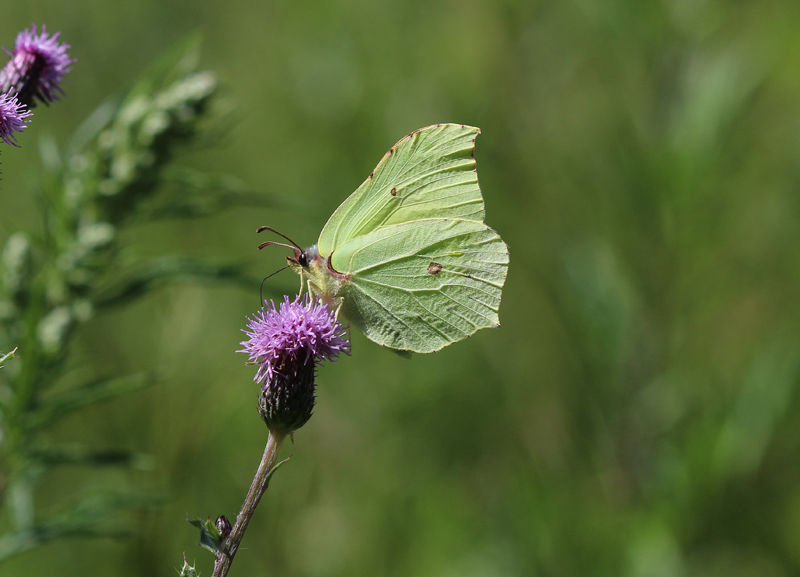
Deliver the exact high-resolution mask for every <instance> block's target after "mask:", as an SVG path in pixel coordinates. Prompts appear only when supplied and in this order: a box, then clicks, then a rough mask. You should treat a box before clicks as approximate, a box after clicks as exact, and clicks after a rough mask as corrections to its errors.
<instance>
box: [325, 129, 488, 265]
mask: <svg viewBox="0 0 800 577" xmlns="http://www.w3.org/2000/svg"><path fill="white" fill-rule="evenodd" d="M479 133H480V129H478V128H474V127H472V126H465V125H460V124H437V125H434V126H428V127H426V128H421V129H419V130H416V131H414V132H412V133H411V134H409V135H407V136H405V137H404V138H403V139H401V140H400V141H399V142H398V143H397V144H396V145H394V146H393V147H392V148H391V149H389V152H387V153H386V154H385V155H384V157H383V158H382V159H381V161H380V162H379V163H378V166H377V167H376V168H375V170H374V171H373V172H372V174H370V175H369V177H367V179H366V180H365V181H364V182H363V183H362V184H361V186H359V187H358V189H357V190H356V191H355V192H354V193H353V194H351V195H350V196H349V197H348V198H347V200H345V201H344V202H343V203H342V204H341V206H339V208H338V209H336V212H334V213H333V215H332V216H331V218H330V219H329V220H328V223H327V224H326V225H325V228H323V230H322V233H321V234H320V237H319V242H318V247H319V251H320V253H321V254H323V255H328V254H330V253H331V252H333V251H334V250H335V249H336V248H337V247H339V246H341V245H342V244H344V243H345V242H347V241H349V240H352V239H354V238H357V237H359V236H363V235H366V234H369V233H371V232H373V231H376V230H379V229H381V228H385V227H387V226H392V225H395V224H401V223H404V222H413V221H416V220H419V219H424V218H457V219H462V220H471V221H476V222H483V217H484V209H483V197H482V196H481V191H480V188H479V187H478V175H477V173H476V172H475V159H474V157H473V150H474V147H475V138H476V137H477V135H478V134H479Z"/></svg>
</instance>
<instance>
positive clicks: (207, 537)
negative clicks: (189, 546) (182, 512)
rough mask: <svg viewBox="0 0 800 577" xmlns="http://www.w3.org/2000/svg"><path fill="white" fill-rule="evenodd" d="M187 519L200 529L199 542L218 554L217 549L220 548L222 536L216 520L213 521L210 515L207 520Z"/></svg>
mask: <svg viewBox="0 0 800 577" xmlns="http://www.w3.org/2000/svg"><path fill="white" fill-rule="evenodd" d="M186 520H187V521H189V523H191V524H192V525H193V526H194V527H196V528H198V529H200V541H199V543H198V544H199V545H200V546H201V547H205V548H206V549H208V550H209V551H211V552H212V553H215V554H216V552H217V550H219V543H220V540H221V536H220V533H219V530H218V529H217V526H216V525H215V524H214V521H212V520H211V518H210V517H209V518H208V519H207V520H205V521H203V520H201V519H186Z"/></svg>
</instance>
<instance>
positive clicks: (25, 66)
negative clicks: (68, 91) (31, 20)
mask: <svg viewBox="0 0 800 577" xmlns="http://www.w3.org/2000/svg"><path fill="white" fill-rule="evenodd" d="M59 34H60V32H56V33H55V34H53V35H52V36H48V34H47V30H46V28H45V26H42V32H41V34H37V32H36V25H35V24H32V25H31V29H30V30H23V31H22V32H20V33H19V34H17V41H16V44H15V45H14V51H13V52H10V51H8V50H6V52H8V55H9V56H10V57H11V60H9V61H8V63H7V64H6V65H5V67H4V68H3V70H2V71H0V92H13V93H17V96H18V97H19V101H20V102H21V103H23V104H26V105H28V106H29V107H33V106H35V105H36V102H35V100H36V99H38V100H39V101H40V102H44V103H45V104H49V103H50V102H53V101H54V100H56V99H57V98H58V95H59V94H63V93H64V91H63V90H62V89H61V87H60V86H59V83H60V82H61V79H62V78H63V76H64V74H66V73H67V72H69V71H70V66H71V65H72V64H73V63H74V62H75V60H74V59H72V58H70V57H69V55H68V54H67V48H69V44H59V43H58V36H59Z"/></svg>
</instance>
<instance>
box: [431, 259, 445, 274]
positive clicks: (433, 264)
mask: <svg viewBox="0 0 800 577" xmlns="http://www.w3.org/2000/svg"><path fill="white" fill-rule="evenodd" d="M441 270H442V265H440V264H439V263H438V262H433V261H431V264H429V265H428V273H429V274H432V275H437V274H439V271H441Z"/></svg>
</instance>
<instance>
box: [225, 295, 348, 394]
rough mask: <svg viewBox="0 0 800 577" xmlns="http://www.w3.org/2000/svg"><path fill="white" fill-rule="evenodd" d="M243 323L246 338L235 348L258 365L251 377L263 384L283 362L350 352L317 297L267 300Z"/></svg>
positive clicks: (329, 357) (338, 327)
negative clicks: (312, 300)
mask: <svg viewBox="0 0 800 577" xmlns="http://www.w3.org/2000/svg"><path fill="white" fill-rule="evenodd" d="M264 304H267V303H266V302H265V303H264ZM247 326H248V328H247V329H242V332H243V333H245V334H246V335H247V336H248V337H250V338H249V339H248V340H246V341H242V342H241V343H240V344H241V345H242V346H243V347H244V348H243V349H242V350H239V351H236V352H237V353H247V354H248V355H250V360H251V361H252V362H254V363H255V364H258V365H261V367H260V368H259V369H258V372H257V373H256V376H255V379H254V380H255V381H256V382H262V383H264V387H266V386H267V384H268V383H269V381H270V380H271V379H272V376H273V374H274V373H275V372H276V371H278V372H279V371H281V370H282V369H283V368H284V367H286V366H289V365H298V364H308V363H309V362H312V361H325V360H330V361H334V360H336V357H338V356H339V353H341V352H344V353H347V354H350V341H348V340H347V338H346V337H345V332H346V331H345V329H344V328H343V327H342V325H341V324H339V323H338V322H337V321H336V318H335V316H334V314H333V311H331V310H330V309H329V308H328V307H327V306H325V305H324V304H322V303H320V302H319V301H315V302H311V299H310V298H309V296H308V294H305V295H304V296H303V298H302V299H295V300H294V301H289V297H288V296H287V297H284V302H283V303H281V305H280V308H278V307H276V306H275V303H273V302H272V301H270V303H269V304H268V305H267V308H266V309H263V308H262V309H261V310H260V311H259V312H257V313H256V314H255V315H253V318H251V319H248V325H247ZM248 329H249V330H248Z"/></svg>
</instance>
